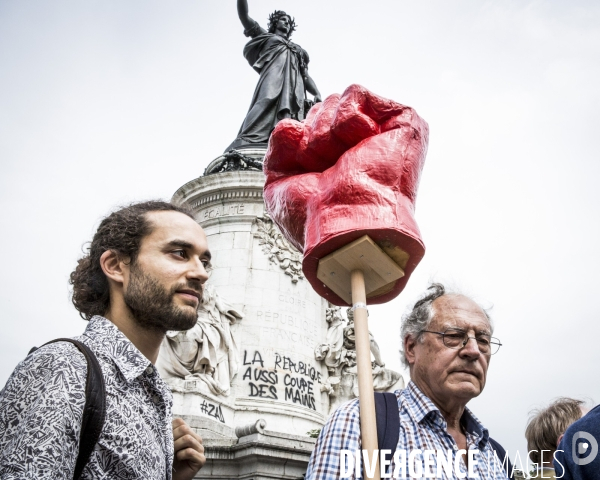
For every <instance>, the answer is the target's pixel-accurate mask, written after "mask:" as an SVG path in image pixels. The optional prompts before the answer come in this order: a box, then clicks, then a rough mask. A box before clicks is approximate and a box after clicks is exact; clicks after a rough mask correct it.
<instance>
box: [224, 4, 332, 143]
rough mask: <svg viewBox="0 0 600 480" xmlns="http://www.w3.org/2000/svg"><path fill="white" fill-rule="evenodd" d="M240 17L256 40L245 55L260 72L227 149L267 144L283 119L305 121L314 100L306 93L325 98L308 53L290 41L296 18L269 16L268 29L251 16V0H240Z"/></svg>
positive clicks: (316, 99)
mask: <svg viewBox="0 0 600 480" xmlns="http://www.w3.org/2000/svg"><path fill="white" fill-rule="evenodd" d="M237 9H238V16H239V17H240V21H241V22H242V25H243V26H244V29H245V30H244V35H246V36H247V37H252V39H251V40H250V41H249V42H248V43H247V44H246V46H245V47H244V57H245V58H246V60H248V63H249V64H250V65H251V66H252V68H254V70H256V71H257V72H258V73H259V74H260V78H259V80H258V85H256V90H254V95H253V97H252V102H251V104H250V108H249V110H248V113H247V114H246V118H245V119H244V123H243V124H242V127H241V128H240V131H239V133H238V136H237V138H236V139H235V141H234V142H233V143H232V144H231V145H230V146H229V147H227V149H226V150H225V151H229V150H231V149H233V148H239V147H242V146H247V145H253V146H266V144H267V142H268V141H269V135H270V134H271V132H272V131H273V129H274V128H275V125H276V124H277V122H279V120H281V119H283V118H293V119H295V120H303V119H304V117H305V116H306V113H307V112H308V109H309V108H310V105H311V103H312V102H311V101H308V100H307V98H306V92H308V93H310V94H312V95H313V96H314V103H316V102H320V101H321V94H320V93H319V90H318V88H317V86H316V85H315V82H314V81H313V79H312V78H311V77H310V75H309V74H308V62H309V58H308V53H306V51H305V50H303V49H302V48H301V47H300V45H296V44H295V43H293V42H291V41H290V40H289V38H290V35H291V34H292V32H293V31H294V30H295V29H296V23H295V22H294V19H293V18H292V17H290V16H289V15H288V14H287V13H285V12H284V11H281V10H275V12H273V13H272V14H271V15H269V25H268V31H266V30H264V29H263V28H262V27H261V26H260V25H259V24H258V22H256V21H255V20H253V19H252V18H250V16H249V15H248V1H247V0H238V2H237Z"/></svg>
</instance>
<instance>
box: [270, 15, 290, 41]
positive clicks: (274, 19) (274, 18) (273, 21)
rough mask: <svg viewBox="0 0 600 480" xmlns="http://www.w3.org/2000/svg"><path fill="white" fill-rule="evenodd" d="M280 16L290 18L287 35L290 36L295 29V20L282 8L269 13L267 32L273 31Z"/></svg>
mask: <svg viewBox="0 0 600 480" xmlns="http://www.w3.org/2000/svg"><path fill="white" fill-rule="evenodd" d="M281 17H288V18H289V19H290V31H289V32H288V37H291V36H292V32H293V31H295V30H296V21H295V20H294V18H293V17H292V16H291V15H288V14H287V13H285V12H284V11H283V10H275V11H274V12H273V13H271V14H270V15H269V25H268V27H267V28H268V30H269V33H275V29H276V27H277V22H278V21H279V19H280V18H281Z"/></svg>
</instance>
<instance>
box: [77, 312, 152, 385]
mask: <svg viewBox="0 0 600 480" xmlns="http://www.w3.org/2000/svg"><path fill="white" fill-rule="evenodd" d="M84 335H85V336H86V337H88V338H90V339H91V340H92V341H93V342H94V344H95V345H96V347H97V348H98V350H99V353H104V354H106V355H107V356H109V357H110V358H111V359H112V360H113V362H114V363H115V365H116V366H117V367H118V369H119V370H120V372H121V374H122V375H123V377H125V380H126V381H127V382H131V381H132V380H134V379H135V378H137V377H139V376H140V375H141V374H142V373H143V372H144V370H146V368H148V366H150V365H151V363H150V360H148V359H147V358H146V357H145V356H144V355H143V354H142V352H140V351H139V350H138V349H137V348H136V347H135V345H134V344H133V343H131V341H130V340H129V339H128V338H127V337H126V336H125V335H124V334H123V332H121V330H119V329H118V328H117V326H116V325H115V324H114V323H112V322H111V321H110V320H108V319H106V318H104V317H101V316H99V315H96V316H94V317H92V318H91V319H90V321H89V323H88V326H87V327H86V329H85V332H84Z"/></svg>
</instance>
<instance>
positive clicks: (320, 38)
mask: <svg viewBox="0 0 600 480" xmlns="http://www.w3.org/2000/svg"><path fill="white" fill-rule="evenodd" d="M276 8H278V9H284V10H286V11H288V12H289V13H291V14H292V15H293V16H295V18H296V22H297V24H298V30H297V31H296V32H295V33H294V36H293V40H294V41H295V42H296V43H298V44H300V45H301V46H302V47H303V48H304V49H305V50H307V51H308V53H309V54H310V64H309V70H310V73H311V76H312V77H313V79H314V80H315V82H316V83H317V85H318V87H319V89H320V91H321V93H322V94H323V96H327V95H329V94H332V93H336V92H337V93H341V92H342V91H343V90H344V89H345V88H346V87H347V86H348V85H350V84H352V83H360V84H362V85H364V86H366V87H367V88H369V89H370V90H372V91H374V92H375V93H378V94H380V95H383V96H385V97H388V98H391V99H394V100H396V101H398V102H400V103H403V104H406V105H410V106H412V107H413V108H415V109H416V111H417V112H418V113H419V114H420V115H421V116H422V117H423V118H424V119H425V120H426V121H427V122H428V123H429V126H430V143H429V153H428V155H427V161H426V164H425V169H424V172H423V176H422V181H421V186H420V190H419V197H418V199H417V221H418V223H419V225H420V227H421V230H422V233H423V238H424V241H425V244H426V246H427V253H426V254H425V258H424V260H423V261H422V262H421V264H420V266H419V267H418V268H417V270H416V272H415V273H414V274H413V276H412V278H411V280H410V282H409V285H408V287H407V288H406V290H405V291H404V292H403V293H402V294H401V295H400V297H398V298H397V299H395V300H394V301H392V302H390V303H389V304H386V305H384V306H378V307H374V308H372V309H371V315H370V324H371V330H372V331H373V333H374V335H375V338H376V339H377V341H378V342H379V345H380V347H381V349H382V351H383V353H384V359H385V360H386V362H387V365H388V366H389V367H392V368H395V369H398V370H400V368H401V367H400V362H399V358H398V353H397V351H398V347H399V336H398V333H399V318H400V315H401V313H402V312H404V310H405V309H406V307H407V306H408V305H409V304H410V303H411V302H414V300H415V298H416V297H417V296H418V295H419V294H420V292H422V291H423V290H424V289H425V288H426V286H427V284H428V281H429V280H430V279H435V280H444V281H449V282H450V283H451V284H453V285H455V286H457V287H459V288H461V289H462V290H463V291H465V292H467V293H469V294H472V295H475V296H476V297H477V298H478V299H480V300H481V301H483V302H485V305H487V306H493V309H492V310H491V313H492V316H493V318H494V321H495V323H496V336H497V337H499V338H500V339H501V341H502V343H503V345H504V346H503V347H502V348H501V350H500V352H499V353H498V354H497V355H496V356H494V357H493V359H492V362H491V366H490V370H489V372H488V384H487V386H486V388H485V391H484V392H483V394H482V395H481V396H480V397H479V398H477V399H475V400H473V401H472V402H471V403H470V404H469V406H470V407H471V408H472V410H473V411H474V412H475V413H476V415H478V416H479V417H480V419H481V420H482V421H483V422H484V424H485V425H486V426H487V427H488V428H489V429H490V432H491V435H492V436H493V437H494V438H496V439H497V440H498V441H500V442H501V443H502V444H503V445H504V447H505V448H506V449H507V450H508V451H509V453H510V454H511V456H513V457H514V456H515V452H516V451H517V450H519V451H520V452H521V456H522V457H525V456H526V453H525V452H526V448H525V447H526V446H525V440H524V436H523V433H524V429H525V424H526V420H527V414H528V412H529V410H530V409H532V408H533V407H536V406H540V405H544V404H546V403H548V402H549V401H550V400H551V399H553V398H554V397H557V396H561V395H567V396H574V397H580V398H588V399H590V400H591V401H593V402H594V404H595V402H599V401H600V381H599V380H598V377H599V375H598V366H599V365H600V348H599V347H598V344H599V340H600V337H599V335H600V327H599V326H598V320H599V317H600V316H599V314H598V310H599V308H598V297H599V295H598V272H599V271H600V248H599V247H598V245H599V244H600V227H599V222H598V214H599V211H600V189H599V188H598V185H597V184H598V179H599V178H600V177H599V173H600V166H599V161H598V157H599V153H598V152H599V151H600V134H599V133H598V132H599V130H600V108H599V107H600V89H599V88H598V85H600V63H599V61H598V59H600V4H598V2H592V1H590V2H584V1H570V2H566V1H534V2H526V1H503V2H500V1H498V2H483V1H466V0H465V1H445V0H438V1H428V2H422V1H416V0H414V1H372V2H366V1H364V0H361V1H349V0H343V1H342V0H335V1H333V0H328V1H326V2H324V1H316V0H303V1H289V0H278V1H258V0H256V1H252V0H250V15H251V16H252V17H253V18H255V19H256V20H258V21H259V22H260V23H261V24H262V25H263V26H265V25H266V19H267V17H268V14H269V13H270V12H271V11H273V10H274V9H276ZM242 30H243V27H242V26H241V24H240V23H239V20H238V18H237V13H236V7H235V0H229V1H224V0H219V1H216V0H215V1H198V0H196V1H184V0H180V1H178V2H154V1H148V0H144V1H137V0H128V1H126V2H124V1H122V0H115V1H110V0H101V1H100V0H98V1H85V2H81V1H71V2H65V1H52V2H49V1H46V2H42V1H40V2H24V1H16V0H13V1H7V0H0V162H1V175H0V204H1V208H0V224H1V225H2V235H1V236H0V246H1V251H2V252H3V260H2V264H1V268H0V318H1V322H2V323H1V325H2V336H1V337H0V338H1V340H0V386H2V385H4V383H5V381H6V379H7V378H8V376H9V375H10V372H11V371H12V370H13V368H14V367H15V365H16V364H17V363H18V362H19V361H20V360H21V359H22V358H23V357H24V356H25V355H26V354H27V351H28V350H29V348H30V347H31V346H33V345H40V344H42V343H44V342H45V341H47V340H50V339H53V338H56V337H60V336H74V335H78V334H80V333H81V331H82V330H83V329H84V327H85V322H84V321H83V320H81V319H79V317H78V315H77V313H76V311H75V310H74V308H73V307H72V305H71V304H70V298H69V288H68V283H67V280H68V276H69V273H70V272H71V271H72V269H73V268H74V266H75V262H76V260H77V258H78V257H79V256H80V255H81V251H82V245H83V244H84V242H86V241H88V240H90V239H91V236H92V234H93V232H94V231H95V228H96V226H97V225H98V222H99V220H100V218H101V217H102V216H103V215H105V214H106V213H108V211H109V210H111V209H112V208H114V207H115V206H116V205H119V204H123V203H126V202H130V201H134V200H142V199H149V198H156V197H159V198H164V199H169V198H170V197H171V195H172V194H173V193H174V192H175V190H177V189H178V188H179V187H180V186H181V185H183V184H184V183H186V182H188V181H189V180H191V179H193V178H195V177H197V176H198V175H200V174H201V173H202V172H203V170H204V168H205V166H206V165H207V164H208V163H209V162H210V161H211V160H213V159H214V158H216V157H217V156H218V155H219V154H220V153H221V152H222V151H223V150H224V149H225V148H226V147H227V145H229V143H230V142H231V141H232V140H233V139H234V138H235V136H236V133H237V131H238V129H239V126H240V124H241V122H242V120H243V118H244V115H245V113H246V111H247V108H248V106H249V103H250V99H251V96H252V92H253V91H254V87H255V85H256V81H257V80H258V75H257V74H256V72H254V71H253V70H252V69H251V68H250V66H249V65H248V63H247V62H246V60H245V59H244V58H243V56H242V49H243V46H244V44H245V42H246V41H247V39H246V37H244V35H243V34H242ZM216 261H218V259H216ZM390 332H393V334H391V333H390Z"/></svg>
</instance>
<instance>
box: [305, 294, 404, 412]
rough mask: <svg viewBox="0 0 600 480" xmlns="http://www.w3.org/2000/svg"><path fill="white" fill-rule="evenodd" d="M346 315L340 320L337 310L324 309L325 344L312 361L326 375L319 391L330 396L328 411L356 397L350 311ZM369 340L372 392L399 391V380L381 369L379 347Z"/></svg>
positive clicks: (317, 349)
mask: <svg viewBox="0 0 600 480" xmlns="http://www.w3.org/2000/svg"><path fill="white" fill-rule="evenodd" d="M346 315H347V317H348V320H345V319H344V318H343V316H342V313H341V309H340V307H335V306H331V307H330V308H328V309H327V317H326V318H327V322H328V323H329V328H328V329H327V337H326V340H325V343H323V344H321V345H317V347H316V348H315V358H316V359H317V360H320V361H322V362H324V363H325V365H326V367H327V371H328V372H329V377H328V378H327V380H326V382H325V384H323V385H322V386H321V391H323V392H327V393H328V394H329V396H330V401H331V405H330V411H333V410H334V409H335V408H337V406H338V405H339V404H341V403H343V402H345V401H347V400H351V399H353V398H356V397H358V381H357V370H356V345H355V340H354V315H353V312H352V309H351V308H348V309H347V311H346ZM369 339H370V342H371V354H372V355H373V363H372V366H373V388H374V389H375V390H376V391H380V392H384V391H388V390H389V389H390V388H392V387H395V388H402V387H403V386H404V383H403V380H402V376H401V375H400V374H399V373H398V372H395V371H393V370H390V369H388V368H384V367H385V363H384V362H383V359H382V358H381V352H380V351H379V345H377V342H376V341H375V339H374V338H373V335H372V334H371V333H370V332H369Z"/></svg>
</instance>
